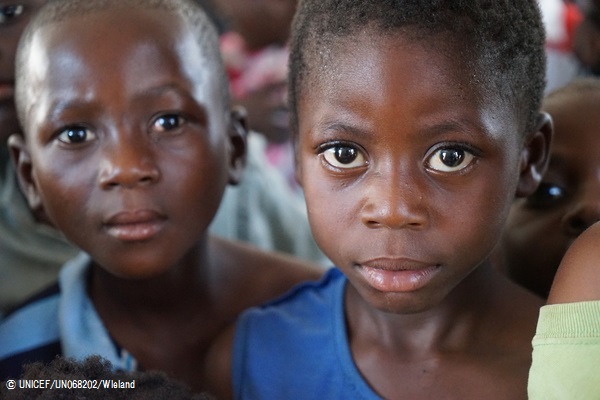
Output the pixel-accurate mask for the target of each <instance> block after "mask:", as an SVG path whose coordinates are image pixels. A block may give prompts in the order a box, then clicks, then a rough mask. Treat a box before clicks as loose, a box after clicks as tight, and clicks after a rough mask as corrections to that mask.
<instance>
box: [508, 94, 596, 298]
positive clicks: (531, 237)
mask: <svg viewBox="0 0 600 400" xmlns="http://www.w3.org/2000/svg"><path fill="white" fill-rule="evenodd" d="M599 107H600V90H598V89H595V90H583V91H577V90H571V91H569V92H563V93H560V94H557V95H554V96H551V97H549V98H547V99H546V100H545V102H544V105H543V109H544V110H545V111H546V112H548V113H549V114H550V115H552V119H553V122H554V131H555V134H554V138H553V143H552V149H551V157H550V163H549V166H548V170H547V171H546V173H545V174H544V177H543V179H542V184H541V185H540V187H539V188H538V190H537V191H536V192H535V193H534V194H533V195H531V196H530V197H528V198H523V199H518V200H516V201H515V203H514V205H513V207H512V208H511V212H510V214H509V218H508V223H507V226H506V230H505V232H504V234H503V238H502V242H501V244H502V248H501V250H502V255H503V257H504V260H503V264H504V268H505V269H506V271H507V273H508V274H509V276H510V277H511V279H513V280H514V281H515V282H517V283H519V284H521V285H523V286H524V287H526V288H528V289H530V290H532V291H533V292H535V293H537V294H538V295H540V296H542V297H544V298H545V297H547V296H548V292H549V291H550V286H551V285H552V280H553V279H554V275H555V273H556V270H557V268H558V265H559V264H560V261H561V259H562V257H563V256H564V254H565V252H566V251H567V249H568V248H569V246H570V245H571V244H572V243H573V241H574V240H575V239H576V238H577V237H578V236H579V235H580V234H581V233H582V232H583V231H584V230H585V229H586V228H588V227H589V226H590V225H592V224H593V223H595V222H596V221H598V220H600V155H599V154H598V151H597V149H598V148H600V135H598V133H599V129H598V127H600V115H599V114H598V112H597V110H598V108H599Z"/></svg>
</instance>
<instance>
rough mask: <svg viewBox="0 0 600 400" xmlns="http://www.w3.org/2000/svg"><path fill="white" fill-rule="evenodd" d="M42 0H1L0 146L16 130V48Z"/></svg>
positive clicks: (17, 126) (17, 129)
mask: <svg viewBox="0 0 600 400" xmlns="http://www.w3.org/2000/svg"><path fill="white" fill-rule="evenodd" d="M45 3H46V1H45V0H18V1H0V146H5V145H6V140H7V139H8V137H9V136H10V135H11V134H13V133H16V132H19V130H20V128H19V122H18V120H17V116H16V114H15V107H14V81H15V71H14V70H15V65H14V64H15V51H16V49H17V43H18V42H19V38H20V37H21V32H23V29H25V26H26V25H27V22H29V20H30V19H31V17H32V15H34V14H35V13H36V12H37V10H38V9H39V8H40V7H41V6H42V5H44V4H45Z"/></svg>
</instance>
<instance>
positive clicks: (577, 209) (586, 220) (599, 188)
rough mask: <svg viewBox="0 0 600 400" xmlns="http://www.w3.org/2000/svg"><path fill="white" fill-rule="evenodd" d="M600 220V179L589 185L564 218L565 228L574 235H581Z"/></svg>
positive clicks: (570, 234) (569, 233)
mask: <svg viewBox="0 0 600 400" xmlns="http://www.w3.org/2000/svg"><path fill="white" fill-rule="evenodd" d="M599 220H600V181H599V182H596V183H595V184H594V185H588V187H586V188H585V190H583V191H582V192H581V194H580V195H579V197H578V198H577V201H575V202H574V203H573V205H572V207H571V208H570V209H569V210H568V211H567V213H566V214H565V216H564V218H563V221H562V223H563V228H564V230H565V232H566V233H567V234H568V235H569V236H572V237H577V236H579V235H580V234H581V233H582V232H583V231H584V230H585V229H587V228H588V227H589V226H590V225H592V224H593V223H594V222H597V221H599Z"/></svg>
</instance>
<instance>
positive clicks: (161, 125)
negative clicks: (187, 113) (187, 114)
mask: <svg viewBox="0 0 600 400" xmlns="http://www.w3.org/2000/svg"><path fill="white" fill-rule="evenodd" d="M184 122H185V118H183V117H182V116H180V115H177V114H168V115H161V116H160V117H158V118H156V120H155V121H154V124H153V126H154V129H156V130H157V131H159V132H167V131H172V130H174V129H177V128H179V127H180V126H181V125H183V123H184Z"/></svg>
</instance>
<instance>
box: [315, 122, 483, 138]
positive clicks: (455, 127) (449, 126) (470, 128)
mask: <svg viewBox="0 0 600 400" xmlns="http://www.w3.org/2000/svg"><path fill="white" fill-rule="evenodd" d="M323 131H324V132H327V131H332V132H339V131H344V132H346V133H348V134H350V135H352V136H357V137H363V138H366V137H369V136H371V135H370V133H369V132H368V130H365V129H361V128H359V127H356V126H352V125H348V124H345V123H341V122H334V123H330V124H327V125H325V128H324V129H323ZM457 131H460V132H461V133H465V134H467V135H468V136H471V137H476V136H480V134H481V133H483V134H484V135H485V136H493V133H492V132H490V131H489V130H488V129H486V128H485V126H484V124H477V123H473V122H472V121H469V120H466V119H453V120H448V121H445V122H443V123H439V124H432V125H431V126H425V127H424V128H423V129H421V132H423V133H424V134H425V135H426V136H428V137H435V136H438V135H441V134H444V133H448V132H457Z"/></svg>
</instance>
